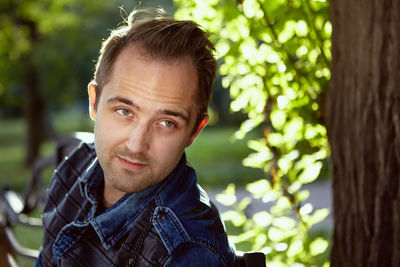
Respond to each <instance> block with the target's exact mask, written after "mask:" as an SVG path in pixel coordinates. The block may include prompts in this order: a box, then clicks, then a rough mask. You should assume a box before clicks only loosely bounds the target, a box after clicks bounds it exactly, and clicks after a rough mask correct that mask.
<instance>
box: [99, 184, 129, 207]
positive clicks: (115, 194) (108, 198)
mask: <svg viewBox="0 0 400 267" xmlns="http://www.w3.org/2000/svg"><path fill="white" fill-rule="evenodd" d="M124 195H125V193H124V192H121V191H119V190H118V189H116V188H115V187H114V186H113V185H112V184H110V183H109V182H108V181H107V179H104V192H103V205H104V207H105V208H107V209H108V208H109V207H111V206H112V205H114V204H115V203H116V202H117V201H118V200H119V199H120V198H121V197H123V196H124Z"/></svg>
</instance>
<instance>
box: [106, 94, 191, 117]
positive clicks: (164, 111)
mask: <svg viewBox="0 0 400 267" xmlns="http://www.w3.org/2000/svg"><path fill="white" fill-rule="evenodd" d="M107 103H108V104H116V103H124V104H126V105H128V106H131V107H133V108H135V109H137V110H139V111H140V109H141V108H140V106H139V105H137V104H135V103H134V102H133V101H131V100H129V99H127V98H124V97H120V96H115V97H110V98H109V99H107ZM157 113H158V114H164V115H169V116H174V117H179V118H181V119H183V120H184V121H185V122H186V123H187V122H189V118H188V116H186V115H185V114H184V113H182V112H179V111H175V110H170V109H161V110H159V111H157Z"/></svg>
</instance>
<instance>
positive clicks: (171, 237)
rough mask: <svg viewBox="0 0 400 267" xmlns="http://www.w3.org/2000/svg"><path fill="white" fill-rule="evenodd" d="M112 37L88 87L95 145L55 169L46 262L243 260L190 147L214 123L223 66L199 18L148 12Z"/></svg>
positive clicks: (200, 263) (210, 262)
mask: <svg viewBox="0 0 400 267" xmlns="http://www.w3.org/2000/svg"><path fill="white" fill-rule="evenodd" d="M142 13H143V12H142V11H134V12H132V13H131V14H130V15H129V18H128V25H126V26H124V27H122V28H119V29H117V30H115V31H113V32H112V33H111V35H110V37H109V38H108V39H107V40H106V41H105V42H104V43H103V46H102V48H101V51H100V57H99V60H98V62H97V65H96V71H95V77H94V81H92V82H91V83H90V84H89V86H88V92H89V103H90V116H91V118H92V119H93V120H94V121H95V129H94V133H95V142H94V147H93V145H92V144H86V143H82V144H81V145H80V146H79V147H78V148H77V149H76V150H75V151H74V152H73V153H72V154H71V155H70V156H69V157H68V158H66V160H64V161H63V162H62V163H61V165H60V166H59V167H58V168H57V170H56V171H55V173H54V176H53V179H52V181H51V184H50V188H49V197H48V202H47V204H46V207H45V210H44V213H43V224H44V241H43V247H42V250H41V253H40V256H39V259H38V261H37V266H57V265H58V266H235V265H236V264H237V263H236V259H235V258H236V257H235V254H234V251H233V250H232V249H231V247H230V246H229V244H228V240H227V236H226V233H225V231H224V227H223V224H222V222H221V220H220V218H219V214H218V212H217V210H216V209H215V207H214V206H213V204H212V203H211V202H210V201H209V199H208V197H207V195H206V193H205V192H204V191H203V190H202V189H201V188H200V187H199V186H198V185H197V184H196V174H195V172H194V170H193V169H192V168H191V167H189V166H188V165H187V164H186V159H185V154H184V149H185V148H186V147H188V146H190V145H191V144H192V142H193V141H194V139H195V138H196V137H197V135H198V134H199V133H200V131H201V130H202V129H203V128H204V126H205V125H206V124H207V121H208V115H207V113H206V111H207V106H208V103H209V100H210V95H211V88H212V85H213V82H214V79H215V74H216V68H217V64H216V61H215V59H214V57H213V55H212V53H213V51H214V46H213V44H212V43H211V42H210V41H209V39H208V37H207V35H206V34H205V33H204V32H203V31H202V30H200V29H199V27H198V26H197V25H196V24H195V23H193V22H191V21H175V20H173V19H171V18H164V17H155V18H139V16H140V15H142Z"/></svg>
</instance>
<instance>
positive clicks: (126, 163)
mask: <svg viewBox="0 0 400 267" xmlns="http://www.w3.org/2000/svg"><path fill="white" fill-rule="evenodd" d="M117 158H118V160H119V162H120V163H121V164H122V166H123V167H124V168H127V169H130V170H135V171H138V170H142V169H143V168H145V167H146V166H148V164H146V163H144V162H140V161H130V160H128V159H124V158H122V157H119V156H118V157H117Z"/></svg>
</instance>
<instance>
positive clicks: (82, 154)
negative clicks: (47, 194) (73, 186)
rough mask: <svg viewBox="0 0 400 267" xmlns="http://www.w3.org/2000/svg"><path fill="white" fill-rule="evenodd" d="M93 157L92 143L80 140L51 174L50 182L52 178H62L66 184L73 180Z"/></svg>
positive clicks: (85, 168) (94, 155) (83, 170)
mask: <svg viewBox="0 0 400 267" xmlns="http://www.w3.org/2000/svg"><path fill="white" fill-rule="evenodd" d="M95 158H96V153H95V150H94V145H93V144H90V143H84V142H81V143H80V144H79V145H78V146H77V147H76V148H75V149H73V150H72V152H71V153H70V154H69V155H67V156H65V157H64V158H63V160H62V161H61V163H60V164H59V165H58V166H57V168H56V169H55V171H54V174H53V179H52V183H53V182H54V180H63V182H65V183H67V184H70V183H71V182H75V181H76V179H77V178H78V177H80V176H81V175H82V174H83V173H84V172H85V171H86V170H87V168H88V167H89V166H90V164H91V163H92V162H93V160H94V159H95ZM50 187H51V184H50Z"/></svg>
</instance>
